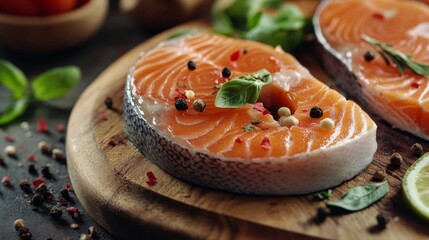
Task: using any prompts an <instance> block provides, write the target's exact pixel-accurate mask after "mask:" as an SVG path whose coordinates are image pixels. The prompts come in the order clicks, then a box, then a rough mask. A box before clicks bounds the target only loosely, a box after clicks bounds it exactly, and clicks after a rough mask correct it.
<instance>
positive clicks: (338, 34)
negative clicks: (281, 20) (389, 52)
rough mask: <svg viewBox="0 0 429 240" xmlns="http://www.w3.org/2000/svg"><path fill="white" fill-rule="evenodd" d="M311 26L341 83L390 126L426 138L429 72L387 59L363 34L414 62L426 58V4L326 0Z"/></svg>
mask: <svg viewBox="0 0 429 240" xmlns="http://www.w3.org/2000/svg"><path fill="white" fill-rule="evenodd" d="M314 26H315V31H316V36H317V39H318V41H319V43H320V46H321V47H320V49H321V57H322V59H323V62H324V65H325V67H326V70H327V71H328V72H329V73H330V74H331V75H332V76H333V77H334V79H335V80H336V81H337V83H338V85H339V86H340V87H342V88H343V89H344V90H345V91H346V92H347V93H348V94H350V96H351V97H353V98H355V99H357V100H358V101H359V102H360V103H362V106H363V107H364V108H365V109H368V110H369V111H371V112H373V113H375V114H377V115H378V116H380V117H381V118H383V119H385V120H386V121H388V122H389V123H390V124H391V125H392V126H393V127H395V128H399V129H401V130H404V131H407V132H410V133H412V134H414V135H417V136H419V137H421V138H423V139H426V140H429V79H428V77H427V76H425V75H424V74H420V73H416V72H415V71H411V70H409V69H403V70H402V71H401V70H400V69H398V67H399V68H400V67H403V66H402V65H401V64H395V61H393V60H390V59H387V60H389V61H388V63H389V64H387V63H386V59H383V57H382V55H381V54H378V53H377V51H376V50H375V49H374V48H373V47H372V46H371V45H370V44H369V43H368V42H367V41H365V40H364V37H370V38H371V39H374V40H376V41H377V42H382V43H385V44H387V45H388V46H389V47H390V48H391V49H393V50H394V51H396V52H400V53H402V54H405V55H406V56H408V57H409V58H411V59H412V60H413V61H415V62H417V63H420V64H423V65H427V64H429V7H428V6H427V5H425V4H423V3H419V2H417V1H398V0H378V1H361V0H330V1H325V2H323V3H322V4H321V5H320V6H319V7H318V10H317V11H316V14H315V16H314ZM368 54H370V55H373V56H371V57H368ZM365 55H367V56H365ZM426 68H429V66H426Z"/></svg>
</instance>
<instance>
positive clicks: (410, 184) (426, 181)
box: [402, 152, 429, 221]
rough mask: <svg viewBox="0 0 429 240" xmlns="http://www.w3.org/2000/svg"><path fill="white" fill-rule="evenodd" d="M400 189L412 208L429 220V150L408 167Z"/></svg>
mask: <svg viewBox="0 0 429 240" xmlns="http://www.w3.org/2000/svg"><path fill="white" fill-rule="evenodd" d="M402 191H403V193H404V196H405V200H406V201H407V202H408V203H409V204H410V206H411V207H412V208H413V210H414V211H415V212H416V213H417V214H419V215H420V216H422V217H423V218H424V219H426V220H427V221H429V152H428V153H426V154H424V155H423V156H421V157H420V158H419V159H417V160H416V161H415V162H414V163H413V165H411V167H410V168H408V170H407V172H406V173H405V176H404V179H403V181H402Z"/></svg>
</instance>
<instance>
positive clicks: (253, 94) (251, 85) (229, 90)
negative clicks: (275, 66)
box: [215, 69, 272, 108]
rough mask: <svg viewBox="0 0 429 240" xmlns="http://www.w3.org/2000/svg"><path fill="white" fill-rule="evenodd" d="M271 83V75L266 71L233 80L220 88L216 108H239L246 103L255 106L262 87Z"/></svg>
mask: <svg viewBox="0 0 429 240" xmlns="http://www.w3.org/2000/svg"><path fill="white" fill-rule="evenodd" d="M271 82H272V77H271V73H270V72H269V71H267V70H266V69H262V70H259V71H257V72H254V73H250V74H247V75H244V76H240V77H236V78H233V79H231V80H230V81H228V82H226V83H224V84H222V86H221V87H220V89H219V92H218V93H217V95H216V99H215V106H216V107H219V108H238V107H240V106H242V105H244V104H246V103H251V104H254V103H256V101H257V100H258V97H259V94H260V93H261V90H262V87H263V86H265V85H267V84H269V83H271Z"/></svg>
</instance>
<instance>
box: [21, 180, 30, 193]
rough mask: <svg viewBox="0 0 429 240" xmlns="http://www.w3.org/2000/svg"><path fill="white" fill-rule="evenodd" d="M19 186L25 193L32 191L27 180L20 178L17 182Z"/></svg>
mask: <svg viewBox="0 0 429 240" xmlns="http://www.w3.org/2000/svg"><path fill="white" fill-rule="evenodd" d="M19 187H20V188H21V190H22V191H23V192H24V193H26V194H30V193H32V192H33V191H32V190H31V185H30V183H29V182H28V181H27V180H22V181H21V183H20V184H19Z"/></svg>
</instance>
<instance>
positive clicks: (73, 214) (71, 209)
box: [66, 207, 81, 219]
mask: <svg viewBox="0 0 429 240" xmlns="http://www.w3.org/2000/svg"><path fill="white" fill-rule="evenodd" d="M66 212H67V214H68V215H69V216H70V217H72V218H74V219H79V218H81V214H80V211H79V209H77V208H75V207H69V208H67V209H66Z"/></svg>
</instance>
